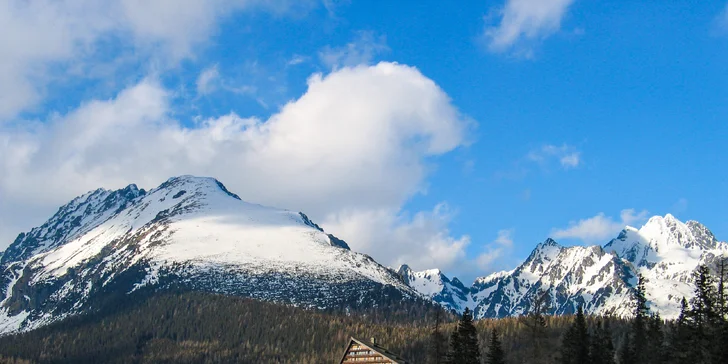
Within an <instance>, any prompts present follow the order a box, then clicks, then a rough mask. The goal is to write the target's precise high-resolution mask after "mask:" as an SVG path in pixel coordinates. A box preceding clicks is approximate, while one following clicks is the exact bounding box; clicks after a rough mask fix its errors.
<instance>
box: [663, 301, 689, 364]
mask: <svg viewBox="0 0 728 364" xmlns="http://www.w3.org/2000/svg"><path fill="white" fill-rule="evenodd" d="M688 314H689V313H688V301H687V300H686V299H685V297H683V299H682V301H681V302H680V315H679V316H678V318H677V320H675V322H673V323H672V325H671V330H670V340H669V342H670V345H669V353H670V355H669V360H668V362H669V363H674V364H680V363H687V362H688V361H689V360H688V358H689V357H690V356H691V347H690V340H691V339H690V336H691V335H690V324H689V322H688V321H687V315H688Z"/></svg>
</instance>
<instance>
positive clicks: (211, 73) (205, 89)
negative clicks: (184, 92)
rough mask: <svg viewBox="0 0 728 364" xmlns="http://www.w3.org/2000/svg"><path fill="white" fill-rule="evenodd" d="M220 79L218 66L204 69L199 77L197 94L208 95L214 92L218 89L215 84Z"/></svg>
mask: <svg viewBox="0 0 728 364" xmlns="http://www.w3.org/2000/svg"><path fill="white" fill-rule="evenodd" d="M219 78H220V72H219V71H218V69H217V65H215V66H212V67H209V68H206V69H204V70H203V71H202V72H200V75H199V76H198V77H197V82H196V84H197V94H198V95H207V94H209V93H211V92H213V91H214V90H215V88H216V85H215V83H216V82H217V81H218V79H219Z"/></svg>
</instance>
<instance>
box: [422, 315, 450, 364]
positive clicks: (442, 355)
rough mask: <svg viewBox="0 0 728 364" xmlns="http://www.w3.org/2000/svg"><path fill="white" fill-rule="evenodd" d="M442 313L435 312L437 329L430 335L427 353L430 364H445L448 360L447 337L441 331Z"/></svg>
mask: <svg viewBox="0 0 728 364" xmlns="http://www.w3.org/2000/svg"><path fill="white" fill-rule="evenodd" d="M441 316H442V314H441V311H440V310H437V311H435V327H433V329H432V332H431V333H430V342H429V347H428V353H427V362H428V363H429V364H444V363H445V361H446V359H447V337H445V334H444V333H442V331H440V324H441V321H442V319H441Z"/></svg>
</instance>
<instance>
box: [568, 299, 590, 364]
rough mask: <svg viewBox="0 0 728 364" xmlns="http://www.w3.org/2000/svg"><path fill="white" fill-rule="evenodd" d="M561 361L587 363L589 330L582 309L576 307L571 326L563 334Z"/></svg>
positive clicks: (569, 363) (572, 363) (588, 360)
mask: <svg viewBox="0 0 728 364" xmlns="http://www.w3.org/2000/svg"><path fill="white" fill-rule="evenodd" d="M561 362H562V363H564V364H589V363H590V362H591V359H590V358H589V330H588V329H587V326H586V319H585V318H584V311H583V310H582V308H581V306H579V307H578V308H577V311H576V317H575V318H574V322H573V323H572V324H571V327H569V329H568V330H567V331H566V334H564V337H563V341H562V343H561Z"/></svg>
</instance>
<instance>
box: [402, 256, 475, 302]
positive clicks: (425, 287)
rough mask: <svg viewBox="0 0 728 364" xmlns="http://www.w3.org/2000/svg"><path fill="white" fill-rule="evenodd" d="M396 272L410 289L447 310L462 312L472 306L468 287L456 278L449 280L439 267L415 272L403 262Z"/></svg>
mask: <svg viewBox="0 0 728 364" xmlns="http://www.w3.org/2000/svg"><path fill="white" fill-rule="evenodd" d="M397 274H398V275H399V276H400V277H401V278H402V281H403V282H404V283H405V284H407V285H409V286H410V287H412V289H414V290H415V291H417V292H419V293H420V294H422V295H424V296H425V297H428V298H429V299H431V300H432V301H434V302H436V303H438V304H440V305H441V306H443V307H445V308H447V309H449V310H452V311H456V312H462V311H463V310H465V307H470V308H472V307H473V306H474V302H473V301H472V297H471V295H470V289H468V288H466V287H465V285H463V283H462V282H460V280H458V279H457V278H453V279H452V280H450V279H449V278H447V277H446V276H445V275H444V274H443V273H442V272H441V271H440V270H439V269H430V270H426V271H422V272H415V271H412V269H411V268H410V267H409V266H408V265H406V264H403V265H401V266H400V267H399V269H398V270H397Z"/></svg>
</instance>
